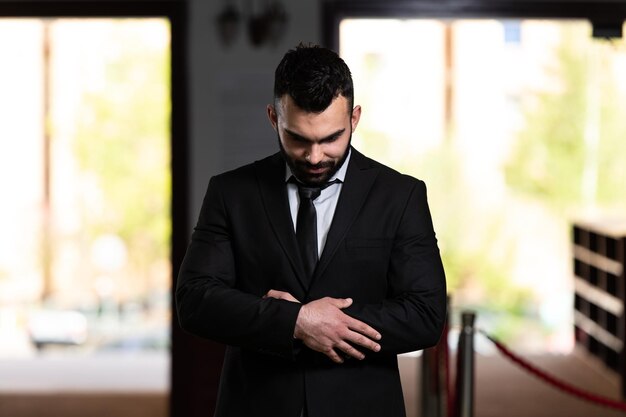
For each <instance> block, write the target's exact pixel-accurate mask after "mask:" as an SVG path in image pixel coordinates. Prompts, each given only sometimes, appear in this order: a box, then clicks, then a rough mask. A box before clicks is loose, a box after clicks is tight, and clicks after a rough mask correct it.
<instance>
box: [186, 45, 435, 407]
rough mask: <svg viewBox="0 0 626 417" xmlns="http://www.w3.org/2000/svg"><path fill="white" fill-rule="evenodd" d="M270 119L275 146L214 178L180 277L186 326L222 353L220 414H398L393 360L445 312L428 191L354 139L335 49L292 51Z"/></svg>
mask: <svg viewBox="0 0 626 417" xmlns="http://www.w3.org/2000/svg"><path fill="white" fill-rule="evenodd" d="M267 114H268V117H269V121H270V123H271V125H272V127H273V128H274V129H275V131H276V133H277V136H278V145H279V149H280V152H278V153H276V154H274V155H272V156H270V157H267V158H265V159H263V160H261V161H257V162H255V163H253V164H250V165H246V166H244V167H241V168H239V169H236V170H234V171H230V172H226V173H224V174H221V175H218V176H215V177H213V178H212V179H211V181H210V183H209V187H208V191H207V194H206V196H205V199H204V203H203V206H202V209H201V212H200V217H199V219H198V224H197V226H196V228H195V231H194V233H193V236H192V239H191V244H190V246H189V248H188V250H187V254H186V256H185V260H184V262H183V265H182V266H181V270H180V274H179V278H178V287H177V290H176V301H177V308H178V314H179V318H180V322H181V325H182V327H183V328H184V329H186V330H187V331H189V332H191V333H194V334H196V335H199V336H201V337H205V338H208V339H212V340H215V341H219V342H222V343H225V344H227V345H228V347H227V349H226V355H225V358H224V365H223V370H222V376H221V381H220V392H219V396H218V397H219V398H218V403H217V410H216V414H215V415H216V416H218V417H222V416H241V417H244V416H245V417H250V416H276V417H299V416H308V417H334V416H341V417H346V416H360V417H368V416H371V417H396V416H398V417H399V416H404V415H405V410H404V401H403V397H402V390H401V385H400V377H399V373H398V364H397V357H396V355H397V354H398V353H402V352H408V351H414V350H418V349H423V348H426V347H429V346H432V345H434V344H435V343H436V342H437V340H438V338H439V336H440V333H441V329H442V326H443V322H444V317H445V310H446V305H445V303H446V301H445V296H446V286H445V278H444V272H443V267H442V264H441V259H440V256H439V250H438V248H437V243H436V239H435V233H434V231H433V226H432V221H431V217H430V213H429V210H428V204H427V201H426V189H425V186H424V183H423V182H421V181H419V180H416V179H414V178H411V177H409V176H405V175H401V174H399V173H397V172H395V171H393V170H391V169H390V168H387V167H385V166H383V165H381V164H379V163H377V162H375V161H373V160H371V159H369V158H367V157H365V156H363V155H362V154H360V153H359V152H358V151H357V150H356V149H354V148H352V147H351V146H350V141H351V137H352V132H353V131H354V130H355V129H356V127H357V125H358V123H359V118H360V116H361V107H360V106H354V105H353V87H352V78H351V75H350V70H349V69H348V67H347V66H346V64H345V63H344V62H343V60H341V58H339V57H338V56H337V55H336V54H335V53H334V52H332V51H330V50H328V49H324V48H320V47H317V46H304V45H300V46H298V47H297V48H296V49H294V50H290V51H289V52H287V54H286V55H285V56H284V58H283V60H282V61H281V63H280V64H279V66H278V67H277V69H276V74H275V85H274V103H273V104H272V105H269V106H268V108H267ZM318 258H319V259H318Z"/></svg>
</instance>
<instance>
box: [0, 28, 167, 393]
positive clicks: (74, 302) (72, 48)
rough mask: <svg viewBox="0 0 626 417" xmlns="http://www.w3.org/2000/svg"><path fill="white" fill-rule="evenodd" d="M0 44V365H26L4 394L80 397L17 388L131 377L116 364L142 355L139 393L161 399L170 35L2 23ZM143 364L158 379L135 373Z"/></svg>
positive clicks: (161, 31)
mask: <svg viewBox="0 0 626 417" xmlns="http://www.w3.org/2000/svg"><path fill="white" fill-rule="evenodd" d="M0 39H3V40H8V39H10V42H2V41H0V56H2V57H4V58H6V59H3V65H1V66H0V91H2V94H0V137H1V138H2V140H1V141H0V188H1V189H2V192H3V195H5V196H10V197H9V198H8V199H7V200H5V201H3V204H2V205H0V229H1V230H2V231H3V233H2V234H0V339H1V340H2V343H0V359H3V360H9V359H11V360H13V361H14V362H12V363H13V364H16V363H19V364H20V366H22V368H21V370H19V369H17V370H16V369H14V368H15V367H10V369H13V370H14V371H15V372H16V374H15V375H10V377H9V378H8V379H7V378H0V389H3V388H6V387H4V384H10V389H13V390H15V389H18V390H19V389H20V386H21V385H20V383H21V382H23V383H24V387H23V388H24V389H28V384H29V383H30V384H34V385H37V386H45V387H50V388H54V387H61V388H63V387H67V386H75V387H79V389H80V387H81V384H80V383H77V382H76V381H74V382H72V381H66V380H65V379H64V380H63V382H60V381H54V380H52V379H46V378H47V377H46V376H42V377H41V378H39V379H37V378H33V377H32V374H30V376H31V378H29V381H30V382H29V381H28V380H27V379H26V378H21V377H20V375H26V374H28V371H27V370H26V368H25V367H29V366H32V367H33V368H36V369H42V372H44V371H43V370H44V369H46V366H41V364H40V362H38V361H45V360H48V359H54V360H55V361H54V362H51V363H60V364H63V365H62V366H64V367H67V368H65V370H67V371H68V374H70V375H71V374H72V372H71V370H72V369H76V367H78V368H77V369H78V372H77V376H79V377H80V374H81V373H80V372H79V371H80V367H82V366H92V365H93V366H95V368H94V369H96V370H99V371H101V372H109V373H111V372H117V371H122V372H123V374H122V375H132V374H133V373H135V374H137V373H138V372H136V371H137V369H135V371H133V367H132V366H130V367H129V365H128V361H127V360H121V361H120V362H115V361H113V362H112V361H111V358H113V357H118V356H120V355H122V356H128V355H135V354H139V353H141V355H142V356H141V358H142V359H141V360H138V361H134V362H132V363H136V364H137V366H138V367H139V369H143V368H141V367H142V366H145V367H146V369H150V371H149V373H148V375H150V376H152V377H154V378H153V380H152V381H148V382H147V384H148V385H149V386H150V387H155V386H156V387H158V388H159V389H165V388H166V384H167V375H168V370H167V367H168V361H169V340H170V339H169V333H170V330H169V323H170V316H171V313H170V290H171V262H170V237H171V216H170V204H171V170H170V158H171V155H170V134H169V131H170V130H169V124H170V120H169V119H170V81H169V80H170V74H169V71H170V26H169V22H168V21H167V20H164V19H54V20H43V19H0ZM7 203H8V204H7ZM148 357H153V358H154V361H153V362H154V366H147V365H145V364H144V365H141V364H140V362H141V361H142V360H146V359H145V358H148ZM18 360H19V361H22V362H19V361H18ZM15 361H18V362H15ZM59 361H60V362H59ZM2 363H5V364H6V363H8V362H6V361H4V362H2ZM87 363H89V364H92V365H87ZM115 363H117V365H115ZM73 367H74V368H73ZM29 369H30V368H29ZM0 372H1V371H0ZM35 373H36V372H35ZM5 375H6V373H5ZM12 378H13V379H12ZM85 378H87V379H88V380H89V381H98V380H100V381H106V378H100V379H99V378H97V377H95V376H94V375H93V374H92V375H89V376H85ZM119 379H120V378H118V382H119ZM139 379H140V378H139ZM144 379H146V378H144ZM5 381H6V382H5ZM16 381H17V382H16ZM19 381H21V382H19ZM103 383H104V384H105V385H106V382H103ZM55 384H56V385H55ZM59 384H60V385H59ZM89 384H91V385H89ZM87 385H89V386H90V387H91V388H94V389H99V387H98V383H97V382H96V383H94V382H88V383H87ZM102 388H103V389H109V388H110V387H108V386H105V387H102Z"/></svg>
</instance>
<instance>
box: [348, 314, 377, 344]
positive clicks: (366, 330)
mask: <svg viewBox="0 0 626 417" xmlns="http://www.w3.org/2000/svg"><path fill="white" fill-rule="evenodd" d="M347 325H348V328H349V329H350V330H352V331H354V332H357V333H360V334H362V335H364V336H366V337H368V338H369V339H371V340H380V339H381V338H382V336H381V334H380V333H379V332H378V331H377V330H376V329H374V328H373V327H371V326H369V325H368V324H366V323H363V322H362V321H360V320H357V319H354V318H352V317H349V316H348V317H347Z"/></svg>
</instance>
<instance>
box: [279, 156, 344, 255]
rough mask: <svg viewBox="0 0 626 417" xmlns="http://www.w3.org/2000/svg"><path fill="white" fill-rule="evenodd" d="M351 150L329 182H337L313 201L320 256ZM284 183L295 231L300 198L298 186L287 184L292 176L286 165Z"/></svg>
mask: <svg viewBox="0 0 626 417" xmlns="http://www.w3.org/2000/svg"><path fill="white" fill-rule="evenodd" d="M351 153H352V150H350V149H348V156H347V157H346V160H345V161H344V162H343V165H341V168H339V169H338V170H337V172H336V173H335V175H333V176H332V178H329V180H328V181H329V182H330V181H334V180H335V179H338V180H339V182H338V183H336V184H333V185H330V186H329V187H326V188H324V189H323V190H322V193H321V194H320V196H319V197H317V198H316V199H315V200H313V205H314V206H315V211H316V212H317V253H318V254H319V256H322V251H323V250H324V245H325V244H326V237H327V236H328V231H329V230H330V224H331V223H332V221H333V216H334V215H335V208H337V201H339V195H340V194H341V188H342V187H343V181H344V179H345V178H346V171H347V170H348V162H350V154H351ZM285 171H286V172H285V182H286V184H287V196H288V197H289V209H290V210H291V219H292V221H293V228H294V230H296V227H297V224H296V223H297V219H298V207H300V196H299V195H298V186H297V185H296V184H294V183H292V182H289V178H291V176H292V175H293V174H292V173H291V169H290V168H289V166H288V165H287V169H286V170H285Z"/></svg>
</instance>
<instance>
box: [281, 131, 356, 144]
mask: <svg viewBox="0 0 626 417" xmlns="http://www.w3.org/2000/svg"><path fill="white" fill-rule="evenodd" d="M345 131H346V129H345V128H343V129H339V130H338V131H336V132H334V133H331V134H330V135H328V136H326V137H323V138H322V139H320V140H319V141H315V140H313V139H309V138H306V137H304V136H302V135H299V134H297V133H296V132H292V131H291V130H289V129H285V132H287V133H288V134H289V136H292V137H294V138H295V139H299V140H303V141H306V142H325V141H329V140H332V139H335V138H336V137H338V136H340V135H341V134H343V132H345Z"/></svg>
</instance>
